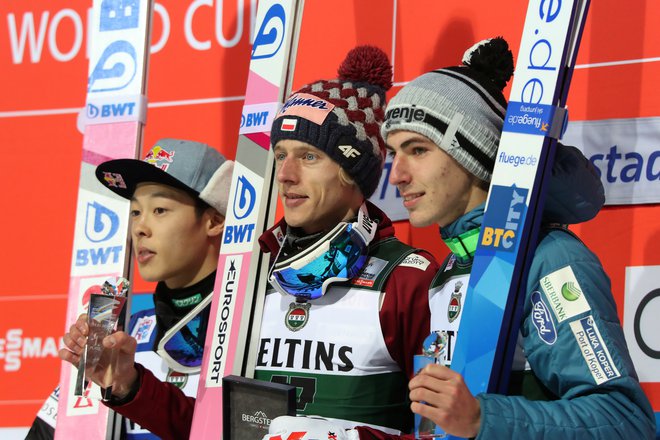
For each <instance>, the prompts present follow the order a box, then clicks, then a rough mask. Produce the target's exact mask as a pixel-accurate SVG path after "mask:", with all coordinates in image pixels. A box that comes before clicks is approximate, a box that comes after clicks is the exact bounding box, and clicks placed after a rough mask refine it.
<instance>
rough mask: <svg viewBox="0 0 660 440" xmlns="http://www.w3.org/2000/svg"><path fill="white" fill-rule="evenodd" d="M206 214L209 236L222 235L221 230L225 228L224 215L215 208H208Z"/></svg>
mask: <svg viewBox="0 0 660 440" xmlns="http://www.w3.org/2000/svg"><path fill="white" fill-rule="evenodd" d="M208 214H209V217H208V220H207V229H208V235H209V237H217V236H220V235H222V231H223V230H224V229H225V217H224V216H223V215H222V214H220V213H219V212H218V211H216V210H215V209H210V210H209V211H208Z"/></svg>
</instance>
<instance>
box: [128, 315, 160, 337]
mask: <svg viewBox="0 0 660 440" xmlns="http://www.w3.org/2000/svg"><path fill="white" fill-rule="evenodd" d="M155 329H156V318H155V317H154V316H143V317H142V318H138V320H137V322H136V323H135V326H134V327H133V331H132V332H131V336H133V337H134V338H135V340H136V341H137V343H138V344H144V343H147V342H149V339H150V338H151V334H152V333H153V332H154V330H155Z"/></svg>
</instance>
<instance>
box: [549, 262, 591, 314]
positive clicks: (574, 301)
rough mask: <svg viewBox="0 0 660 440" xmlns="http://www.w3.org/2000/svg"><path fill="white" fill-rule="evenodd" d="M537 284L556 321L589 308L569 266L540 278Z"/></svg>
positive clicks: (586, 310)
mask: <svg viewBox="0 0 660 440" xmlns="http://www.w3.org/2000/svg"><path fill="white" fill-rule="evenodd" d="M539 284H540V285H541V290H543V293H544V294H545V296H546V298H547V299H548V302H549V303H550V307H551V308H552V311H553V312H554V314H555V316H556V317H557V323H561V322H562V321H565V320H567V319H569V318H573V317H574V316H577V315H579V314H581V313H584V312H588V311H589V310H591V307H589V303H588V302H587V299H586V298H585V296H584V295H583V294H582V289H581V288H580V284H579V283H578V281H577V279H576V278H575V274H574V273H573V269H571V266H566V267H563V268H561V269H559V270H557V271H555V272H553V273H551V274H550V275H548V276H546V277H543V278H541V279H540V280H539Z"/></svg>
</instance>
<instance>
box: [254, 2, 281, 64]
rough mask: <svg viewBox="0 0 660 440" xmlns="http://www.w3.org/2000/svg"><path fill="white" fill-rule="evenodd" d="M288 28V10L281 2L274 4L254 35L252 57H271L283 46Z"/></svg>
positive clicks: (255, 58) (256, 58)
mask: <svg viewBox="0 0 660 440" xmlns="http://www.w3.org/2000/svg"><path fill="white" fill-rule="evenodd" d="M284 29H286V12H285V11H284V8H283V7H282V5H280V4H274V5H273V6H271V7H270V9H269V10H268V11H267V12H266V16H265V17H264V21H263V22H261V27H260V28H259V31H258V32H257V35H256V36H255V37H254V43H253V44H252V59H253V60H258V59H262V58H270V57H272V56H274V55H275V54H276V53H277V52H278V51H279V50H280V47H282V43H283V42H284Z"/></svg>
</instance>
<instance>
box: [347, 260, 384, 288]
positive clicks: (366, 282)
mask: <svg viewBox="0 0 660 440" xmlns="http://www.w3.org/2000/svg"><path fill="white" fill-rule="evenodd" d="M385 266H387V261H385V260H382V259H380V258H376V257H371V258H369V260H368V261H367V264H366V265H365V266H364V269H362V272H360V273H359V274H358V276H356V277H355V278H353V279H352V280H351V284H353V285H356V286H365V287H372V286H373V285H374V283H375V282H376V278H378V275H380V273H381V272H382V271H383V269H385Z"/></svg>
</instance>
